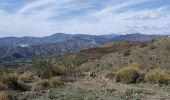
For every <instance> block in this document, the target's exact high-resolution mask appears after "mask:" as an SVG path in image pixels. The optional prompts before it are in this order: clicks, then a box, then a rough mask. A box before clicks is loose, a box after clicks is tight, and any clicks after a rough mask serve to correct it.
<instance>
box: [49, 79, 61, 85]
mask: <svg viewBox="0 0 170 100" xmlns="http://www.w3.org/2000/svg"><path fill="white" fill-rule="evenodd" d="M49 83H50V87H55V86H58V85H60V84H61V83H62V80H61V77H52V78H51V79H49Z"/></svg>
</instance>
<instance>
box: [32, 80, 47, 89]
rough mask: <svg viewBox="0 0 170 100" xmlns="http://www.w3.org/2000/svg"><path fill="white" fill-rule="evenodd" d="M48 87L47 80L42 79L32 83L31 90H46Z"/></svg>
mask: <svg viewBox="0 0 170 100" xmlns="http://www.w3.org/2000/svg"><path fill="white" fill-rule="evenodd" d="M49 86H50V84H49V80H47V79H42V80H38V81H37V82H35V83H34V85H33V87H32V90H42V89H45V88H48V87H49Z"/></svg>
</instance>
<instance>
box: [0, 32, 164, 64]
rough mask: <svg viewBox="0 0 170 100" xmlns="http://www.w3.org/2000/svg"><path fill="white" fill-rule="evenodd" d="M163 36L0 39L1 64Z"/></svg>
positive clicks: (61, 36)
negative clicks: (106, 44)
mask: <svg viewBox="0 0 170 100" xmlns="http://www.w3.org/2000/svg"><path fill="white" fill-rule="evenodd" d="M160 37H164V36H161V35H143V34H127V35H114V34H110V35H84V34H75V35H70V34H64V33H58V34H53V35H51V36H47V37H6V38H0V62H10V61H16V60H25V59H30V58H36V57H39V56H50V55H53V54H57V53H58V54H60V53H63V54H64V53H74V52H78V51H80V50H83V49H88V48H92V47H96V46H98V45H101V44H105V43H110V42H118V41H125V40H127V41H149V40H152V39H157V38H160Z"/></svg>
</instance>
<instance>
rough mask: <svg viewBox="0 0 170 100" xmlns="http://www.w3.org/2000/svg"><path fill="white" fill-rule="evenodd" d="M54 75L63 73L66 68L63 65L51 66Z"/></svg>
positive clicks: (65, 71)
mask: <svg viewBox="0 0 170 100" xmlns="http://www.w3.org/2000/svg"><path fill="white" fill-rule="evenodd" d="M53 71H54V75H65V74H66V73H67V71H68V69H67V68H66V67H65V66H57V67H53Z"/></svg>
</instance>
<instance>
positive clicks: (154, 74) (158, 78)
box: [145, 69, 170, 84]
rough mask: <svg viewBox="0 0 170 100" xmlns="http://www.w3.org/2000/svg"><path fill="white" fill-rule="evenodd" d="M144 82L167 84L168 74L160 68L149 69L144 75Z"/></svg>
mask: <svg viewBox="0 0 170 100" xmlns="http://www.w3.org/2000/svg"><path fill="white" fill-rule="evenodd" d="M145 80H146V82H149V83H155V84H169V83H170V74H168V72H166V71H163V70H161V69H153V70H151V71H149V72H148V73H147V74H146V76H145Z"/></svg>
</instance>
